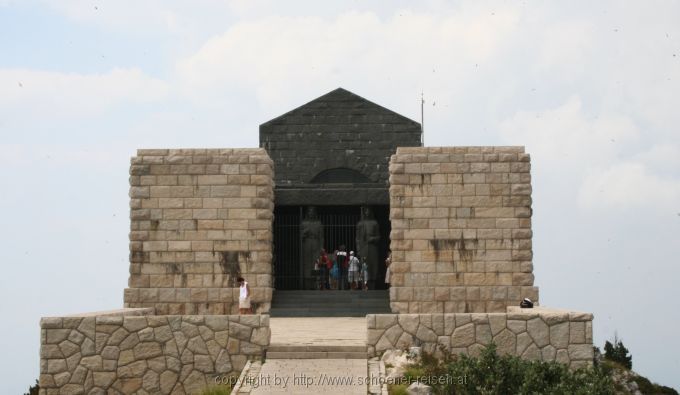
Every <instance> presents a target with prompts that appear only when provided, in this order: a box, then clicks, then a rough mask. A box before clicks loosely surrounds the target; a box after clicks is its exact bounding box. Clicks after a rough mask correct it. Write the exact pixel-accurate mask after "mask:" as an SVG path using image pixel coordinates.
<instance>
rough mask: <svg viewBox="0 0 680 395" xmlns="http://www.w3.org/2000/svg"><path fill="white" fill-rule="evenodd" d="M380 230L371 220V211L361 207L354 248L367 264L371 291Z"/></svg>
mask: <svg viewBox="0 0 680 395" xmlns="http://www.w3.org/2000/svg"><path fill="white" fill-rule="evenodd" d="M379 243H380V228H379V226H378V221H376V220H375V218H373V210H371V208H370V207H368V206H362V207H361V220H360V221H359V222H358V223H357V234H356V246H357V252H358V253H359V256H360V257H361V258H362V259H364V258H365V259H366V263H367V264H368V283H369V285H370V287H371V288H372V289H375V284H376V280H377V278H376V277H377V276H378V260H379V256H380V255H379V252H380V251H379V246H378V245H379Z"/></svg>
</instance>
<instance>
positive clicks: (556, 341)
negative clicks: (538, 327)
mask: <svg viewBox="0 0 680 395" xmlns="http://www.w3.org/2000/svg"><path fill="white" fill-rule="evenodd" d="M550 344H552V345H553V346H554V347H556V348H566V347H567V345H569V322H568V321H567V322H561V323H558V324H553V325H551V326H550Z"/></svg>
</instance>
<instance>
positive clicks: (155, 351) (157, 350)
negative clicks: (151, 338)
mask: <svg viewBox="0 0 680 395" xmlns="http://www.w3.org/2000/svg"><path fill="white" fill-rule="evenodd" d="M133 352H134V354H135V359H149V358H153V357H157V356H159V355H161V354H162V353H163V352H162V351H161V346H160V345H159V344H158V343H156V342H141V343H139V344H137V345H136V346H135V347H134V349H133Z"/></svg>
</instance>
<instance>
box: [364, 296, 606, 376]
mask: <svg viewBox="0 0 680 395" xmlns="http://www.w3.org/2000/svg"><path fill="white" fill-rule="evenodd" d="M366 320H367V325H368V336H367V346H368V355H369V356H375V355H380V354H381V353H382V352H384V351H385V350H389V349H404V348H408V347H410V346H421V347H423V349H424V350H425V351H427V352H430V353H437V352H441V349H440V346H441V347H443V348H444V349H445V350H448V351H449V352H451V353H456V354H458V353H463V354H468V355H478V354H479V352H480V351H481V350H482V348H483V347H484V346H486V345H488V344H489V343H490V342H492V341H493V342H494V343H495V344H496V346H497V352H498V353H500V354H510V355H517V356H520V357H522V358H525V359H532V360H542V361H556V362H559V363H564V364H567V365H569V366H571V367H573V368H578V367H582V366H589V365H592V362H593V327H592V320H593V316H592V314H588V313H579V312H570V311H562V310H551V309H543V308H534V309H519V308H514V307H511V308H509V309H508V312H507V313H472V314H468V313H457V314H370V315H368V316H367V317H366Z"/></svg>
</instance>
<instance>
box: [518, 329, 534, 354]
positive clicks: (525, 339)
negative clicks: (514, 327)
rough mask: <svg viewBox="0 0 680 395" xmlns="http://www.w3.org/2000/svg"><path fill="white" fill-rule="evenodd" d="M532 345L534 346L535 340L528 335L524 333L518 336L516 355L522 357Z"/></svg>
mask: <svg viewBox="0 0 680 395" xmlns="http://www.w3.org/2000/svg"><path fill="white" fill-rule="evenodd" d="M530 344H533V340H532V339H531V336H529V334H528V333H526V332H524V333H520V334H519V335H517V352H516V354H515V355H522V354H523V353H524V351H525V350H526V349H527V347H529V345H530Z"/></svg>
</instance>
